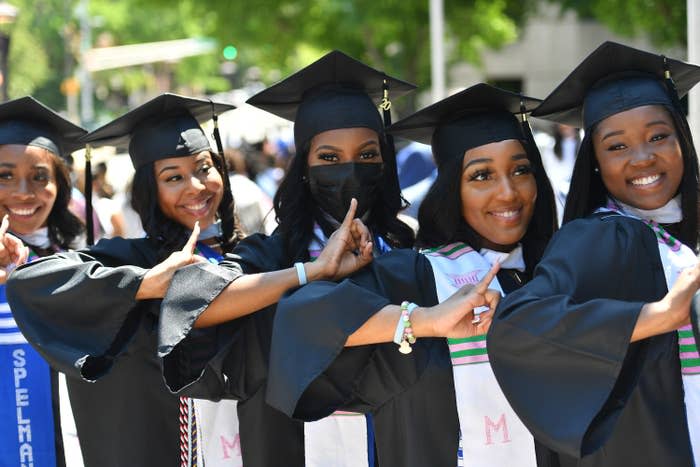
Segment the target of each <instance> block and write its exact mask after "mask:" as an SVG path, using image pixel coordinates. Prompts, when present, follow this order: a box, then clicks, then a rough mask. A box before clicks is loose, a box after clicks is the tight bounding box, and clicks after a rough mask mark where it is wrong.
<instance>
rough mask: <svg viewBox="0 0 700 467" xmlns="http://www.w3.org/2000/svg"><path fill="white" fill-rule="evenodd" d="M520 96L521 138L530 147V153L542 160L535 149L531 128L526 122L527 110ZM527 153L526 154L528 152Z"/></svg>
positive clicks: (536, 148)
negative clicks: (522, 137)
mask: <svg viewBox="0 0 700 467" xmlns="http://www.w3.org/2000/svg"><path fill="white" fill-rule="evenodd" d="M522 97H523V96H522V94H521V95H520V126H521V128H522V130H523V136H524V137H525V143H526V144H527V145H528V146H530V147H529V148H527V149H529V150H530V151H533V152H532V154H534V152H536V153H537V156H538V157H539V158H540V159H542V157H541V156H540V150H539V148H538V147H537V143H535V137H534V136H533V134H532V128H531V127H530V122H528V120H527V108H526V107H525V101H524V100H523V98H522ZM530 151H528V152H530Z"/></svg>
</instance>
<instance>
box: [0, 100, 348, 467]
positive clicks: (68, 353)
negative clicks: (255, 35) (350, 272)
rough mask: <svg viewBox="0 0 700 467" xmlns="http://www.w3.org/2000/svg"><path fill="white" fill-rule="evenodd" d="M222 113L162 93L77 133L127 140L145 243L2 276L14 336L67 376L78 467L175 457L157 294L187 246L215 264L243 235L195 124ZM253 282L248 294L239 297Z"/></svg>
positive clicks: (189, 257)
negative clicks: (76, 408) (76, 406)
mask: <svg viewBox="0 0 700 467" xmlns="http://www.w3.org/2000/svg"><path fill="white" fill-rule="evenodd" d="M230 108H232V106H229V105H225V104H218V103H217V104H215V103H212V102H211V101H207V100H200V99H192V98H187V97H182V96H177V95H173V94H163V95H161V96H159V97H156V98H155V99H153V100H151V101H149V102H147V103H145V104H143V105H142V106H140V107H138V108H136V109H134V110H132V111H131V112H129V113H127V114H125V115H123V116H122V117H119V118H118V119H116V120H114V121H113V122H111V123H109V124H107V125H105V126H104V127H102V128H99V129H97V130H95V131H94V132H92V133H90V135H88V136H87V137H86V138H85V140H86V141H97V142H98V143H99V144H108V143H111V144H121V143H124V142H125V141H126V140H128V141H129V154H130V156H131V160H132V162H133V164H134V167H135V168H136V173H135V175H134V183H133V187H134V188H133V205H134V208H135V209H136V211H137V212H138V213H139V216H140V217H141V220H142V223H143V226H144V229H145V230H146V232H147V236H146V238H142V239H122V238H114V239H109V240H103V241H101V242H99V243H98V244H97V245H96V246H94V247H90V248H88V249H84V250H80V251H77V252H71V253H60V254H56V255H52V256H48V257H45V258H42V259H40V260H37V261H35V262H33V263H30V264H28V265H25V266H24V267H20V268H18V269H17V270H16V271H15V272H14V273H13V274H12V277H11V278H10V281H9V283H8V299H9V301H10V304H11V306H12V308H13V312H14V315H15V318H16V320H17V323H18V325H19V327H20V329H21V330H22V333H23V334H24V335H25V336H26V338H27V340H28V341H29V342H30V343H31V344H32V345H33V346H34V347H35V348H36V349H37V350H38V351H39V353H40V354H41V355H42V356H44V357H45V358H46V360H47V361H48V362H49V363H50V364H51V366H52V367H54V368H56V369H58V370H60V371H64V372H66V373H67V374H69V375H71V376H73V377H74V378H71V379H70V380H69V390H70V393H71V398H72V399H73V400H75V401H79V403H80V404H81V407H82V408H84V410H81V411H80V412H76V423H77V428H78V434H79V438H80V442H81V446H82V449H83V456H84V459H85V463H86V465H90V466H92V465H99V466H115V467H116V466H119V467H121V466H124V465H134V466H149V467H150V466H159V465H162V466H168V467H172V466H174V465H178V462H179V460H181V459H180V452H179V449H178V447H179V446H182V445H181V444H180V442H179V437H180V433H179V424H178V418H179V401H178V398H177V397H176V396H174V395H172V394H171V393H170V392H169V391H168V390H167V388H166V387H165V385H164V384H163V381H162V377H161V370H160V361H159V360H158V358H157V356H156V344H157V339H156V330H157V326H156V324H157V320H158V315H159V307H160V303H161V300H159V299H160V298H162V297H163V296H164V294H165V291H166V289H167V287H168V285H169V282H170V278H171V277H172V273H173V271H174V270H175V269H177V268H178V267H180V266H183V265H185V264H189V263H191V262H193V261H196V257H195V256H194V255H193V253H194V252H195V251H196V252H197V253H198V254H199V255H201V256H202V257H205V258H207V259H208V260H209V261H213V262H217V261H218V259H219V258H220V257H221V255H223V254H224V253H225V252H228V251H231V249H232V248H233V246H235V245H236V244H237V242H238V241H239V239H240V238H241V234H240V232H239V231H238V228H237V225H236V222H235V218H234V215H233V212H234V211H233V208H234V206H233V198H232V196H231V192H230V189H229V187H228V185H227V180H228V177H227V171H226V168H225V166H224V164H223V162H222V161H223V159H222V157H221V156H220V155H219V154H218V153H216V152H214V151H212V149H211V147H210V144H209V140H208V139H207V137H206V136H205V134H204V132H203V131H202V129H201V127H200V126H199V123H198V121H197V120H198V119H199V120H203V119H207V118H209V117H210V116H211V115H212V112H214V113H215V114H217V113H219V112H221V111H223V110H228V109H230ZM200 228H201V232H200ZM190 232H191V233H190ZM188 237H189V239H188ZM339 237H340V236H339ZM341 240H343V239H342V238H341ZM341 243H342V241H341ZM342 247H343V248H344V247H345V244H344V243H342ZM330 250H331V249H330V248H329V249H327V250H326V251H324V253H326V254H324V255H322V257H321V258H320V259H319V264H318V265H317V266H314V267H315V269H311V266H312V265H309V267H310V276H311V275H312V274H311V273H312V271H317V270H319V269H321V271H320V273H319V275H320V277H324V276H323V275H322V272H323V271H322V270H323V265H324V264H326V263H327V251H330ZM336 251H342V248H338V249H336ZM349 254H350V256H352V257H353V258H354V257H355V256H354V255H352V254H351V253H349ZM205 262H206V261H205ZM336 262H337V261H336ZM212 267H213V265H212ZM229 273H230V274H231V275H235V272H233V271H229ZM314 274H316V273H315V272H314ZM330 277H332V274H331V275H330ZM297 281H298V279H297V273H296V270H295V269H293V268H292V269H288V270H287V271H278V272H275V273H270V274H263V275H258V276H248V277H246V279H245V280H241V281H236V284H235V286H232V287H231V290H234V289H235V290H239V289H240V290H241V291H242V292H241V293H242V294H243V295H245V297H244V298H242V299H241V300H240V301H239V302H238V303H237V311H238V312H240V313H241V314H244V313H246V312H247V313H250V312H253V311H255V310H257V309H258V308H261V307H263V306H265V305H267V304H269V303H272V302H273V301H276V300H277V299H278V298H279V297H280V296H281V294H282V293H283V292H284V291H285V290H287V289H288V288H290V287H293V286H296V285H298V282H297ZM251 287H255V288H256V293H254V294H251V293H248V294H247V295H246V292H247V291H249V289H250V288H251ZM80 378H82V379H84V380H87V381H94V380H98V381H96V382H93V383H88V382H87V381H82V380H80ZM186 434H187V433H186ZM185 441H186V442H187V443H185V446H186V447H189V446H188V443H189V442H190V440H185ZM184 454H185V457H187V456H189V455H191V453H189V452H185V453H184ZM182 460H185V461H186V462H187V464H186V465H190V464H189V462H194V460H191V459H189V460H188V459H186V458H185V459H182ZM195 460H196V459H195Z"/></svg>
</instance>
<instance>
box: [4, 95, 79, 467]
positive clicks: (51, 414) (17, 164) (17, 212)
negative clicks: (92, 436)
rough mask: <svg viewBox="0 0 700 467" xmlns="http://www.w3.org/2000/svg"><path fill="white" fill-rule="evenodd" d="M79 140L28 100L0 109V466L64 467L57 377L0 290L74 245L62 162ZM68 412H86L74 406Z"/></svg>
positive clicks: (74, 221) (75, 131) (74, 223)
mask: <svg viewBox="0 0 700 467" xmlns="http://www.w3.org/2000/svg"><path fill="white" fill-rule="evenodd" d="M85 133H86V131H85V130H83V129H82V128H80V127H78V126H76V125H73V124H72V123H70V122H69V121H67V120H65V119H64V118H62V117H61V116H60V115H58V114H57V113H55V112H54V111H53V110H51V109H49V108H48V107H45V106H44V105H43V104H41V103H40V102H38V101H37V100H35V99H34V98H32V97H23V98H20V99H15V100H12V101H9V102H5V103H3V104H0V215H2V216H3V221H2V226H0V239H1V241H0V263H1V264H2V267H3V269H2V271H0V284H2V285H0V301H1V302H2V308H1V310H0V328H1V329H0V369H1V371H2V377H0V385H1V386H2V389H1V390H0V392H1V393H2V394H4V397H3V398H2V401H0V436H1V437H2V439H3V442H2V447H0V465H30V464H33V465H45V466H47V467H51V466H63V465H66V460H65V457H64V444H65V445H66V446H65V447H66V448H68V446H67V443H68V442H69V441H68V439H64V437H63V436H62V431H63V430H64V429H65V428H66V427H62V426H61V420H62V418H63V420H68V419H70V414H65V413H63V417H61V415H62V414H61V411H62V410H63V411H69V410H70V405H68V404H67V403H66V402H67V401H64V400H61V401H60V403H59V375H58V373H57V372H56V371H55V370H54V369H52V368H50V367H49V366H48V365H47V364H46V362H45V361H44V359H42V358H41V356H40V355H39V354H38V353H37V352H36V351H35V350H34V349H32V348H31V347H30V345H29V344H28V343H27V340H26V339H25V338H24V336H22V334H21V333H20V332H19V329H17V326H16V324H15V322H14V320H13V316H12V312H13V311H14V310H12V309H11V308H10V307H9V305H8V304H7V300H6V298H5V292H6V290H5V285H4V284H5V280H6V278H7V273H8V272H9V271H11V269H12V267H13V266H15V265H17V264H21V263H23V262H24V261H25V260H27V257H28V259H29V261H34V260H35V259H36V258H38V257H41V256H46V255H50V254H52V253H54V252H56V251H61V250H64V249H68V248H72V247H76V246H77V244H78V243H79V242H80V241H81V240H82V239H81V238H80V235H81V234H82V232H83V226H82V224H81V222H80V220H78V218H77V217H75V216H74V215H73V214H71V213H70V211H69V210H68V203H69V202H70V195H71V184H70V177H69V174H68V168H67V165H66V162H65V160H64V159H63V158H64V157H67V156H69V155H70V153H71V152H72V151H74V150H76V149H78V148H79V147H81V146H82V145H81V144H80V143H79V142H78V139H79V138H80V137H81V136H83V135H84V134H85ZM8 231H9V232H12V233H13V234H14V235H16V237H15V236H13V235H11V234H9V233H6V232H8ZM17 237H19V238H20V239H21V240H22V241H19V240H17ZM22 242H24V243H25V244H26V245H28V249H27V248H25V247H24V245H23V244H22ZM60 384H61V385H64V384H65V383H63V382H62V381H61V383H60ZM73 409H74V412H75V413H76V414H79V413H84V411H85V409H86V408H85V406H84V405H82V404H80V402H79V401H74V404H73Z"/></svg>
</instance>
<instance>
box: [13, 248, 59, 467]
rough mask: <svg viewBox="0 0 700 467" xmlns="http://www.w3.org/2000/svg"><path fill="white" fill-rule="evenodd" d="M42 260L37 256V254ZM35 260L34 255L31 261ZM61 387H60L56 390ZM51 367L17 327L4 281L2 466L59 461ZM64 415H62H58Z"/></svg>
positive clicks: (37, 465)
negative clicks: (57, 458) (57, 456)
mask: <svg viewBox="0 0 700 467" xmlns="http://www.w3.org/2000/svg"><path fill="white" fill-rule="evenodd" d="M32 256H34V258H36V255H32ZM31 259H33V258H31V257H30V260H31ZM55 389H56V390H57V388H55ZM52 390H53V388H52V384H51V369H50V367H49V365H48V363H46V361H44V359H43V358H42V357H41V355H39V353H37V352H36V351H35V350H34V349H33V348H32V347H31V346H30V345H29V344H28V343H27V340H26V339H25V338H24V336H23V335H22V333H21V332H20V331H19V329H18V328H17V325H16V324H15V320H14V319H13V317H12V312H11V311H10V306H9V305H8V303H7V298H6V295H5V285H4V284H2V285H0V439H1V440H2V442H0V465H1V466H20V467H35V466H36V467H39V466H42V467H43V466H46V467H50V466H55V465H56V436H61V432H60V425H59V424H54V410H53V405H52V397H51V396H52ZM56 419H58V414H56Z"/></svg>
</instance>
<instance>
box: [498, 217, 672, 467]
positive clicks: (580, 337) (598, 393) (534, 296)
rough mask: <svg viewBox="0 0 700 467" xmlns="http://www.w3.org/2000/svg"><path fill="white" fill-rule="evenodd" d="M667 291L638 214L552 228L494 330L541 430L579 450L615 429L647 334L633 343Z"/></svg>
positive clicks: (503, 381)
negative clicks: (653, 302)
mask: <svg viewBox="0 0 700 467" xmlns="http://www.w3.org/2000/svg"><path fill="white" fill-rule="evenodd" d="M640 271H643V272H642V273H639V272H640ZM646 271H652V272H653V273H652V274H648V273H646ZM665 292H666V286H665V281H664V278H663V270H662V268H661V260H660V257H659V253H658V246H657V244H656V240H655V237H654V235H653V233H652V232H651V230H650V229H649V228H648V227H646V226H645V225H644V224H642V223H641V222H639V221H637V220H634V219H630V218H625V217H622V216H617V215H615V216H610V215H609V216H593V217H590V218H587V219H580V220H577V221H573V222H570V223H569V224H567V225H566V226H565V227H564V228H563V229H562V230H561V231H560V232H558V234H557V235H555V236H554V238H553V239H552V241H551V243H550V245H549V247H548V249H547V251H546V252H545V255H544V257H543V259H542V261H541V262H540V264H539V265H538V266H537V268H536V269H535V272H534V277H533V279H532V281H530V282H529V283H528V284H526V285H525V286H523V287H522V288H520V289H519V290H516V291H514V292H512V293H510V294H508V295H507V296H506V297H505V298H504V299H503V300H502V301H501V303H500V305H499V307H498V309H497V312H496V315H495V317H494V321H493V324H492V325H491V328H490V330H489V333H488V352H489V359H490V362H491V366H492V368H493V370H494V373H495V375H496V378H497V379H498V382H499V384H500V386H501V388H502V390H503V392H504V394H505V395H506V397H507V398H508V401H509V402H510V404H511V406H512V407H513V409H514V410H515V411H516V413H518V415H519V417H520V418H521V420H522V421H523V423H524V424H525V425H526V426H527V427H528V429H529V430H530V431H531V432H532V433H533V435H534V436H535V438H536V439H538V440H540V441H541V442H543V443H544V444H545V445H547V446H548V447H550V448H551V449H553V450H555V451H557V452H562V453H565V454H567V455H569V456H573V457H575V458H581V457H582V456H584V455H587V454H589V453H591V452H593V451H595V450H596V449H598V448H599V447H600V446H602V444H603V443H604V442H605V441H606V440H607V439H608V438H609V437H610V435H611V434H612V432H613V429H614V426H615V423H616V422H617V420H618V418H619V416H620V414H621V412H622V410H623V408H624V406H625V403H626V401H627V400H628V399H629V397H630V394H631V392H632V391H633V390H634V388H635V386H636V384H637V381H638V380H639V377H640V374H641V369H642V366H643V359H644V352H645V345H646V343H645V341H644V340H642V341H640V342H638V343H633V344H630V338H631V335H632V332H633V330H634V327H635V324H636V322H637V318H638V315H639V312H640V310H641V308H642V306H643V305H644V303H645V302H648V301H649V298H650V297H656V298H655V299H659V298H661V297H663V295H664V293H665Z"/></svg>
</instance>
